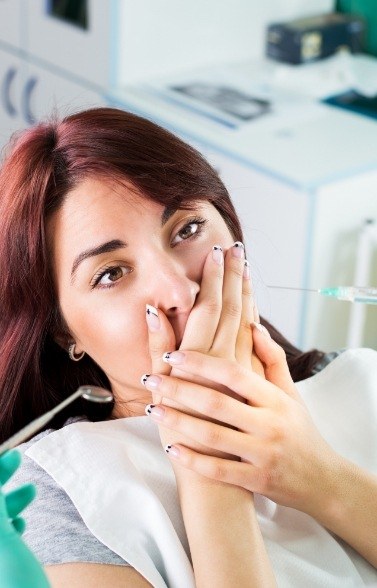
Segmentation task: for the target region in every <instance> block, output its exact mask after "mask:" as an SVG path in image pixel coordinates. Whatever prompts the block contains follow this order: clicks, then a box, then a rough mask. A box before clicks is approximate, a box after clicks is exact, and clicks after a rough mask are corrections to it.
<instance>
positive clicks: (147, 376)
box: [141, 374, 150, 386]
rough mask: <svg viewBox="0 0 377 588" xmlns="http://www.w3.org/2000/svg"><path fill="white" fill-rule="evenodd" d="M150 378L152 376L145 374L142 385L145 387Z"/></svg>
mask: <svg viewBox="0 0 377 588" xmlns="http://www.w3.org/2000/svg"><path fill="white" fill-rule="evenodd" d="M149 376H150V374H144V375H143V376H142V377H141V383H142V384H143V385H144V386H145V383H146V381H147V380H148V378H149Z"/></svg>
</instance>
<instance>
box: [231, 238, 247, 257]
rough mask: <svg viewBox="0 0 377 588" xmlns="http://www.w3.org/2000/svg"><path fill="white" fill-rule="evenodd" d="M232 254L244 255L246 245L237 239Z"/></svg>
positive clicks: (234, 255) (236, 255) (235, 255)
mask: <svg viewBox="0 0 377 588" xmlns="http://www.w3.org/2000/svg"><path fill="white" fill-rule="evenodd" d="M232 255H233V257H238V258H241V257H244V255H245V247H244V246H243V243H241V241H236V242H235V243H234V244H233V246H232Z"/></svg>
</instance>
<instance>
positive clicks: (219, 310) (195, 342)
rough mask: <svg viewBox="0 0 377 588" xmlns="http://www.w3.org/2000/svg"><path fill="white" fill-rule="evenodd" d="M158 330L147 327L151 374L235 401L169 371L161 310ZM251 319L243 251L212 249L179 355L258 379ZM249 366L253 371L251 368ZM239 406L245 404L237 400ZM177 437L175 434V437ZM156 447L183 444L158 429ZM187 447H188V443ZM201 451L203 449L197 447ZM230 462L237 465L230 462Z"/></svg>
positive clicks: (171, 344) (169, 335)
mask: <svg viewBox="0 0 377 588" xmlns="http://www.w3.org/2000/svg"><path fill="white" fill-rule="evenodd" d="M158 317H159V328H156V327H155V325H156V321H155V320H152V321H149V320H148V319H149V316H148V312H147V323H148V326H149V349H150V355H151V359H152V370H153V373H154V374H158V373H160V374H166V375H171V376H175V377H178V378H183V379H185V380H186V381H189V382H194V383H196V384H201V385H203V386H211V387H213V388H215V389H216V390H218V391H220V392H223V393H225V394H228V395H230V396H235V395H234V393H233V392H232V391H231V390H230V389H229V388H226V387H225V386H222V385H221V384H218V383H215V382H210V381H209V380H206V379H205V378H203V377H199V376H197V375H196V376H194V375H192V374H188V373H187V372H186V373H184V372H182V371H181V370H179V369H177V368H173V369H171V367H170V366H169V365H167V364H166V363H165V362H164V361H163V360H162V356H163V353H164V352H165V351H166V350H173V349H175V337H174V332H173V329H172V326H171V324H170V323H169V321H168V319H167V317H166V316H165V315H164V313H163V312H162V311H161V310H158ZM254 319H255V315H254V303H253V296H252V291H251V282H250V275H249V267H248V264H247V263H245V258H244V248H243V245H242V244H240V243H239V242H236V243H235V244H234V246H233V247H231V248H230V249H228V251H227V253H226V255H225V256H224V255H223V252H222V250H221V249H219V248H215V247H214V248H213V250H212V251H211V252H210V253H209V254H208V256H207V259H206V261H205V264H204V268H203V275H202V280H201V287H200V292H199V295H198V298H197V300H196V302H195V305H194V306H193V308H192V310H191V313H190V315H189V318H188V320H187V324H186V327H185V332H184V335H183V339H182V342H181V345H180V348H181V349H183V348H184V349H190V350H193V351H199V352H202V353H206V354H209V355H212V356H214V357H219V358H223V359H232V360H236V361H237V362H238V363H240V364H241V365H242V366H244V367H246V368H247V369H249V370H253V369H255V368H256V371H257V373H259V374H263V368H262V367H261V363H260V362H259V360H258V359H257V358H256V356H253V357H252V331H251V326H250V325H251V323H253V321H254ZM253 362H254V368H253ZM238 400H239V401H240V402H245V400H244V399H243V398H239V397H238ZM160 401H161V398H160V397H159V396H158V395H154V396H153V402H154V403H159V402H160ZM163 404H165V405H166V406H170V407H173V408H178V409H179V410H181V411H183V412H186V413H187V414H191V415H197V416H200V417H201V418H204V419H206V420H211V419H210V417H207V416H203V415H200V414H199V413H197V412H196V411H195V410H193V409H192V408H191V409H188V408H187V406H186V407H185V406H183V405H179V404H178V403H177V402H174V401H172V400H170V399H164V400H163ZM176 435H177V434H176ZM160 436H161V441H162V443H164V442H165V441H166V442H167V441H169V442H179V441H180V440H181V442H184V441H185V439H184V438H182V436H179V435H178V437H174V439H172V432H171V431H170V433H169V432H167V431H164V430H163V428H161V427H160ZM191 443H192V441H191ZM197 448H198V449H200V448H202V449H203V447H202V446H200V444H198V445H197ZM212 454H214V455H218V456H223V457H227V458H228V459H230V458H231V456H230V455H229V454H225V453H222V452H216V451H213V453H212ZM233 459H239V458H234V457H233Z"/></svg>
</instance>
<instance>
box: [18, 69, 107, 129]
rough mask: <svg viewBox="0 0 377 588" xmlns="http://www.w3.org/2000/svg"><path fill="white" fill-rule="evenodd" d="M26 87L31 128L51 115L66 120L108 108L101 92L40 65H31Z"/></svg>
mask: <svg viewBox="0 0 377 588" xmlns="http://www.w3.org/2000/svg"><path fill="white" fill-rule="evenodd" d="M26 84H27V85H28V88H29V91H28V96H27V107H26V108H25V111H26V114H27V116H28V123H29V124H33V123H34V122H36V121H38V120H40V119H42V118H44V117H46V116H49V115H51V114H57V115H59V116H60V117H62V116H65V115H68V114H71V113H72V112H76V111H77V110H81V109H84V108H92V107H95V106H101V105H103V104H105V98H104V97H103V96H102V95H101V94H100V93H99V92H95V91H93V90H92V89H91V88H90V87H89V88H88V87H86V86H85V85H82V84H78V83H75V82H74V81H72V80H71V79H69V78H68V79H67V78H66V77H63V76H62V75H56V74H54V73H52V72H51V71H50V70H47V69H45V68H43V67H38V66H36V65H32V64H29V65H28V67H27V82H26Z"/></svg>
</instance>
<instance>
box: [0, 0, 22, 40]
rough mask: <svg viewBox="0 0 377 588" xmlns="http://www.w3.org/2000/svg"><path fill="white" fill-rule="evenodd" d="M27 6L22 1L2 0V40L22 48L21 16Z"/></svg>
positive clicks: (0, 26) (0, 8)
mask: <svg viewBox="0 0 377 588" xmlns="http://www.w3.org/2000/svg"><path fill="white" fill-rule="evenodd" d="M24 6H25V3H24V1H22V0H1V2H0V40H1V41H4V42H5V43H7V44H9V45H12V46H13V47H17V48H20V47H21V45H22V41H23V39H22V35H21V14H22V13H23V8H24Z"/></svg>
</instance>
